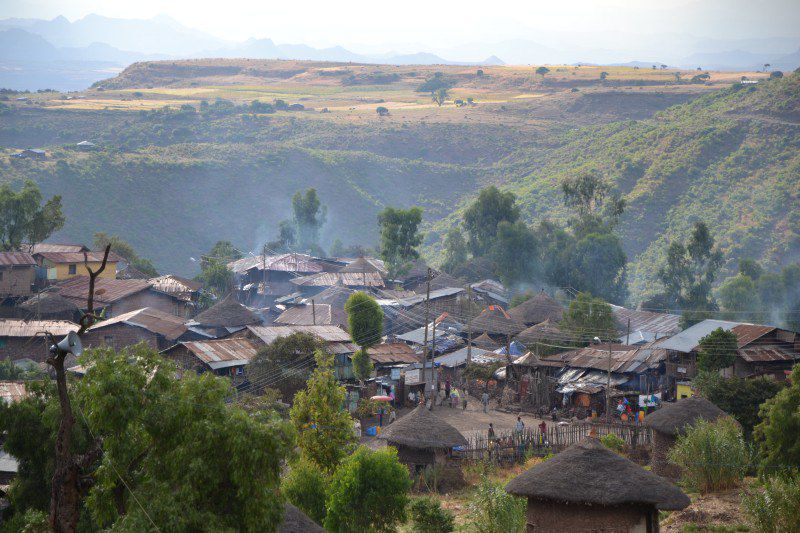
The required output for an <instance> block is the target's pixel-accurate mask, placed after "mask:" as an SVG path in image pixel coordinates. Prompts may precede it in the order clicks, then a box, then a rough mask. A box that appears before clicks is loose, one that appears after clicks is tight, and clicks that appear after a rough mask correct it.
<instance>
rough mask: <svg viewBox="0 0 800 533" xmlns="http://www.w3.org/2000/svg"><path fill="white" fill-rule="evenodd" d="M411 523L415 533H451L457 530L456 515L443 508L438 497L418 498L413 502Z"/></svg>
mask: <svg viewBox="0 0 800 533" xmlns="http://www.w3.org/2000/svg"><path fill="white" fill-rule="evenodd" d="M410 510H411V523H412V529H411V530H412V531H413V533H451V532H452V531H455V527H456V526H455V516H453V513H452V512H451V511H448V510H447V509H442V504H441V502H439V500H438V499H436V498H430V497H427V498H416V499H414V501H412V502H411V506H410Z"/></svg>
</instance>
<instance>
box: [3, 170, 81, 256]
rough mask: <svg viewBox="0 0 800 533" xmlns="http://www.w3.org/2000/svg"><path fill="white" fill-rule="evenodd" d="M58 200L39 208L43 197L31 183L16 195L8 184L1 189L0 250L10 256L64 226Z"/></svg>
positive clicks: (51, 199) (58, 198) (59, 197)
mask: <svg viewBox="0 0 800 533" xmlns="http://www.w3.org/2000/svg"><path fill="white" fill-rule="evenodd" d="M64 220H65V219H64V215H63V214H62V213H61V196H53V197H52V198H50V199H49V200H47V201H46V202H45V203H44V205H42V193H41V191H40V190H39V186H38V185H36V183H35V182H33V181H32V180H26V181H25V183H24V184H23V186H22V188H21V189H20V190H19V191H14V189H12V188H11V185H10V184H9V183H3V184H2V185H0V247H2V250H3V251H6V252H9V251H14V250H18V249H19V248H20V245H21V244H23V243H27V244H31V245H32V244H36V243H37V242H42V241H43V240H45V239H46V238H48V237H49V236H50V235H52V234H53V233H54V232H56V231H58V230H60V229H61V228H62V227H63V226H64Z"/></svg>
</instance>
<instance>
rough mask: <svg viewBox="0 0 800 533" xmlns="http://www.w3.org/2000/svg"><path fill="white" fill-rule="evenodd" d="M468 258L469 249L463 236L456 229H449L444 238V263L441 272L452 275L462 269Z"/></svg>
mask: <svg viewBox="0 0 800 533" xmlns="http://www.w3.org/2000/svg"><path fill="white" fill-rule="evenodd" d="M468 258H469V249H468V248H467V241H466V239H464V234H463V233H461V230H459V229H458V228H450V229H449V230H448V231H447V234H446V235H445V237H444V262H443V263H442V270H444V271H445V272H447V273H449V274H452V273H453V272H455V271H456V270H458V268H460V267H463V266H464V264H465V263H466V262H467V259H468Z"/></svg>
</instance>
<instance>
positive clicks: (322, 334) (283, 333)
mask: <svg viewBox="0 0 800 533" xmlns="http://www.w3.org/2000/svg"><path fill="white" fill-rule="evenodd" d="M247 329H248V330H250V332H251V333H252V334H253V335H255V336H256V337H258V338H259V339H261V340H262V341H263V342H264V344H272V343H273V342H275V340H276V339H278V338H279V337H288V336H289V335H292V334H294V333H308V334H310V335H314V336H315V337H318V338H320V339H322V340H323V341H325V342H350V335H349V334H348V333H347V332H346V331H344V330H343V329H342V328H340V327H337V326H313V325H312V326H304V325H288V326H247Z"/></svg>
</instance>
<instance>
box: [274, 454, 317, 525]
mask: <svg viewBox="0 0 800 533" xmlns="http://www.w3.org/2000/svg"><path fill="white" fill-rule="evenodd" d="M327 487H328V478H327V477H325V474H323V472H322V470H320V469H319V468H317V467H316V466H314V465H313V464H311V463H310V462H308V461H305V460H302V459H301V460H299V461H297V462H296V463H294V464H293V465H292V466H291V468H290V470H289V474H288V475H286V477H284V478H283V481H282V482H281V492H283V495H284V496H286V499H287V500H289V502H291V503H292V504H294V506H295V507H297V508H298V509H300V510H301V511H303V512H304V513H305V514H307V515H308V516H309V518H311V519H312V520H313V521H314V522H316V523H318V524H322V522H323V521H324V520H325V500H326V499H327V496H328V495H327Z"/></svg>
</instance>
